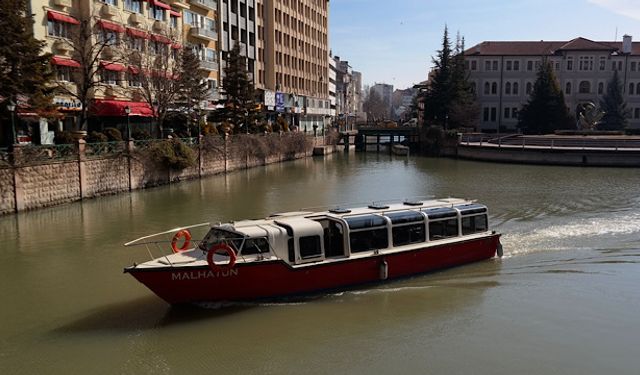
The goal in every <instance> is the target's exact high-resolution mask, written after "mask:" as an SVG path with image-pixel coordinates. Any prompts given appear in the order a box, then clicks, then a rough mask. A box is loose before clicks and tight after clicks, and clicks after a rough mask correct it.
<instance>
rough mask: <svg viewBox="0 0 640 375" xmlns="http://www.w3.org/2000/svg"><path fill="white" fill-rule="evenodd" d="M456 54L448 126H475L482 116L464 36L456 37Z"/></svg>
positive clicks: (453, 60)
mask: <svg viewBox="0 0 640 375" xmlns="http://www.w3.org/2000/svg"><path fill="white" fill-rule="evenodd" d="M454 52H455V55H454V57H453V59H452V62H453V63H452V65H453V67H452V74H451V89H452V100H451V105H450V107H449V113H448V117H449V118H448V124H447V126H448V128H452V129H456V128H475V127H476V125H477V124H478V120H479V118H480V104H479V103H478V101H477V100H476V95H475V93H474V92H473V89H472V87H471V83H470V82H469V72H468V71H467V67H466V64H465V62H466V61H465V56H464V38H463V37H461V36H460V34H459V33H458V36H457V38H456V47H455V51H454Z"/></svg>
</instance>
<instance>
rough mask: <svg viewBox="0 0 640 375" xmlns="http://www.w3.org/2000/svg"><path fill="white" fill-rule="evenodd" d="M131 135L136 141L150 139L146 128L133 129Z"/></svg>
mask: <svg viewBox="0 0 640 375" xmlns="http://www.w3.org/2000/svg"><path fill="white" fill-rule="evenodd" d="M131 137H132V138H133V139H136V140H138V141H144V140H148V139H151V135H150V134H149V133H148V132H147V131H146V130H142V129H136V130H134V131H133V133H131Z"/></svg>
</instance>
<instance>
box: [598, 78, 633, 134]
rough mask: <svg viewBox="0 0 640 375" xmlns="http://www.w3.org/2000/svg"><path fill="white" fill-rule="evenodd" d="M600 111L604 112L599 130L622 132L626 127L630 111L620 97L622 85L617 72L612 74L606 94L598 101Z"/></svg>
mask: <svg viewBox="0 0 640 375" xmlns="http://www.w3.org/2000/svg"><path fill="white" fill-rule="evenodd" d="M600 109H601V110H603V111H604V112H605V113H604V116H603V117H602V121H600V123H599V124H598V128H599V129H600V130H623V129H624V128H626V127H627V125H628V123H629V120H628V119H629V116H630V115H631V111H630V110H629V109H628V108H627V103H626V102H625V100H624V97H623V96H622V83H621V82H620V77H619V76H618V71H617V70H616V71H614V72H613V78H612V79H611V81H610V82H609V85H608V87H607V93H606V94H605V95H604V97H603V98H602V99H601V100H600Z"/></svg>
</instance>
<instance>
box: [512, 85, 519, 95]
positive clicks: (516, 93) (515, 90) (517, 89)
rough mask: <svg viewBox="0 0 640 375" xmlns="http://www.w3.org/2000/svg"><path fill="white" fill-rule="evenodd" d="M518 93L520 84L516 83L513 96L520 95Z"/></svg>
mask: <svg viewBox="0 0 640 375" xmlns="http://www.w3.org/2000/svg"><path fill="white" fill-rule="evenodd" d="M518 91H520V90H519V87H518V82H514V83H513V87H512V89H511V92H512V93H513V95H518Z"/></svg>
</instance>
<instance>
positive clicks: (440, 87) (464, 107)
mask: <svg viewBox="0 0 640 375" xmlns="http://www.w3.org/2000/svg"><path fill="white" fill-rule="evenodd" d="M433 63H434V64H435V68H434V72H433V76H432V80H431V82H430V83H429V88H428V89H427V91H426V92H425V93H424V94H423V95H424V99H425V100H424V102H425V120H426V121H427V122H429V123H432V124H436V125H440V126H444V127H446V128H459V127H475V125H476V124H477V121H478V118H479V117H480V106H479V105H478V103H477V101H476V98H475V94H474V93H473V90H472V88H471V84H470V83H469V74H468V72H467V69H466V65H465V56H464V38H462V37H461V36H460V34H458V35H457V38H456V44H455V48H454V49H452V48H451V42H450V41H449V31H448V29H447V28H446V27H445V29H444V36H443V38H442V49H441V50H439V51H438V57H437V58H436V59H433Z"/></svg>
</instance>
